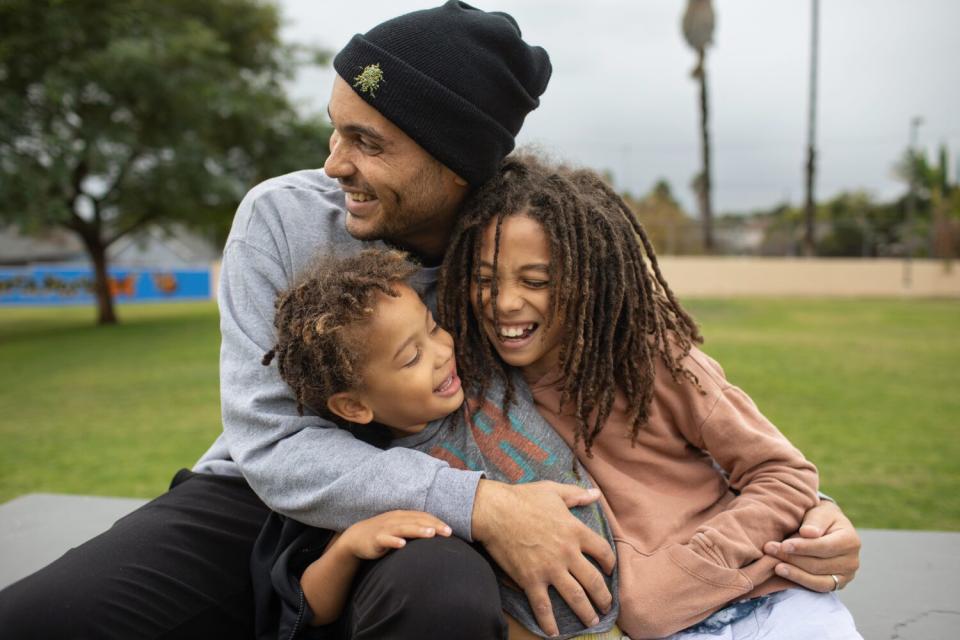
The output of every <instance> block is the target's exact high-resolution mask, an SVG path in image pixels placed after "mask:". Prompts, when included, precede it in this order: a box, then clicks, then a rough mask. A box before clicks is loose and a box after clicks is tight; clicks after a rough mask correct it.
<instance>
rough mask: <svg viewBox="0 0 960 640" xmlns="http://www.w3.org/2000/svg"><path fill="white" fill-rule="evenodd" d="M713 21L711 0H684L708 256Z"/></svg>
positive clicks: (698, 187) (698, 184) (697, 180)
mask: <svg viewBox="0 0 960 640" xmlns="http://www.w3.org/2000/svg"><path fill="white" fill-rule="evenodd" d="M714 23H715V19H714V13H713V6H712V5H711V4H710V0H687V10H686V12H685V13H684V14H683V37H684V38H686V40H687V44H689V45H690V46H691V47H692V48H693V50H694V51H696V52H697V66H696V67H694V69H693V73H692V74H691V75H692V76H693V77H694V78H695V79H697V80H699V81H700V142H701V150H702V155H703V170H702V171H701V172H700V174H699V175H698V176H697V177H696V178H694V181H693V188H694V191H696V193H697V200H698V202H699V204H700V217H701V219H702V220H703V247H704V249H705V250H706V251H707V252H708V253H712V252H713V249H714V243H713V209H712V204H711V202H710V131H709V127H708V123H709V109H708V105H707V71H706V69H705V68H704V58H705V57H706V48H707V45H709V44H711V43H712V42H713V27H714Z"/></svg>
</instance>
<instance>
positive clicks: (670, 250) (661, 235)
mask: <svg viewBox="0 0 960 640" xmlns="http://www.w3.org/2000/svg"><path fill="white" fill-rule="evenodd" d="M623 197H624V200H625V201H626V202H627V204H628V205H630V208H631V209H633V212H634V213H635V214H636V215H637V219H638V220H640V222H641V223H642V224H643V226H644V228H645V229H646V230H647V235H649V236H650V241H651V242H652V243H653V246H654V247H655V248H656V250H657V253H660V254H663V255H689V254H699V253H703V244H702V239H701V237H700V234H699V231H700V230H699V229H698V228H697V227H698V225H697V223H696V220H694V219H693V218H691V217H690V216H688V215H687V213H686V212H685V211H684V210H683V207H682V206H680V203H679V202H677V200H676V198H674V197H673V191H672V190H671V188H670V184H669V183H668V182H667V181H666V180H662V179H661V180H658V181H657V182H656V183H655V184H654V185H653V188H652V189H650V192H649V193H648V194H646V195H645V196H642V197H640V198H636V197H634V196H632V195H631V194H624V196H623Z"/></svg>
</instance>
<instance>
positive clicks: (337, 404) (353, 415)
mask: <svg viewBox="0 0 960 640" xmlns="http://www.w3.org/2000/svg"><path fill="white" fill-rule="evenodd" d="M327 409H330V412H331V413H333V414H334V415H337V416H340V417H341V418H343V419H344V420H346V421H347V422H353V423H355V424H370V423H371V422H373V409H371V408H370V407H369V406H367V404H366V403H365V402H364V401H362V400H360V399H359V398H357V397H356V396H355V395H353V394H352V393H350V392H349V391H341V392H340V393H335V394H333V395H332V396H330V397H329V398H327Z"/></svg>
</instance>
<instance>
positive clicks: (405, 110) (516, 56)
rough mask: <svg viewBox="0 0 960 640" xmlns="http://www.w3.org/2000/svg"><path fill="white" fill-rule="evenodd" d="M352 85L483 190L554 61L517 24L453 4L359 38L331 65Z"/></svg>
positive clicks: (410, 16)
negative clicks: (530, 41) (527, 39)
mask: <svg viewBox="0 0 960 640" xmlns="http://www.w3.org/2000/svg"><path fill="white" fill-rule="evenodd" d="M333 66H334V68H335V69H336V70H337V73H338V74H340V77H341V78H343V79H344V80H345V81H346V82H347V84H349V85H350V86H351V87H353V90H354V91H355V92H356V93H357V95H359V96H360V97H361V98H363V99H364V100H366V101H367V103H368V104H370V106H372V107H373V108H374V109H376V110H377V111H379V112H380V113H381V114H382V115H383V116H384V117H385V118H387V119H388V120H390V121H391V122H392V123H394V124H395V125H397V126H398V127H399V128H400V129H401V130H402V131H403V132H404V133H406V134H407V135H408V136H410V137H411V138H413V139H414V140H415V141H416V142H417V143H418V144H419V145H420V146H421V147H423V148H424V149H426V150H427V152H428V153H430V155H432V156H433V157H434V158H436V159H437V160H439V161H440V162H442V163H443V164H444V165H446V166H447V167H448V168H449V169H450V170H452V171H453V172H454V173H456V174H457V175H459V176H460V177H461V178H463V179H464V180H466V181H467V182H468V183H469V184H470V185H471V186H477V185H480V184H482V183H484V182H486V180H488V179H489V178H490V177H492V176H493V174H494V173H495V172H496V170H497V167H498V166H499V165H500V161H501V160H503V158H504V157H506V155H507V154H508V153H510V152H511V151H512V150H513V146H514V136H516V135H517V133H518V132H519V131H520V127H521V125H523V119H524V118H525V117H526V115H527V114H528V113H529V112H530V111H533V110H534V109H536V108H537V106H538V105H539V104H540V101H539V99H538V98H539V97H540V95H541V94H542V93H543V92H544V90H545V89H546V88H547V82H548V81H549V80H550V72H551V70H552V69H551V66H550V57H549V56H548V55H547V52H546V51H544V50H543V49H542V48H541V47H532V46H530V45H528V44H527V43H526V42H524V41H523V39H522V38H521V35H520V27H519V26H517V22H516V20H514V19H513V18H512V17H511V16H509V15H507V14H506V13H500V12H485V11H481V10H479V9H475V8H474V7H471V6H470V5H468V4H466V3H463V2H457V1H455V0H450V1H449V2H447V3H446V4H444V5H443V6H442V7H437V8H435V9H425V10H423V11H414V12H412V13H407V14H405V15H402V16H399V17H397V18H393V19H392V20H387V21H386V22H384V23H382V24H379V25H377V26H376V27H374V28H373V29H371V30H370V31H368V32H367V33H366V34H363V35H360V34H357V35H355V36H354V37H353V38H352V39H351V40H350V42H349V43H348V44H347V46H346V47H344V48H343V50H342V51H341V52H340V53H338V54H337V56H336V57H335V58H334V59H333Z"/></svg>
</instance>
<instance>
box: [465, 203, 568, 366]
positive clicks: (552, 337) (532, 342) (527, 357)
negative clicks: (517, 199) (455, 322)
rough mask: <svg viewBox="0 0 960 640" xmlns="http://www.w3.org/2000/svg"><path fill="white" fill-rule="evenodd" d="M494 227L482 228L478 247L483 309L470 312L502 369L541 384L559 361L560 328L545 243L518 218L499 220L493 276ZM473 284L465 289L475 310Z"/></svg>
mask: <svg viewBox="0 0 960 640" xmlns="http://www.w3.org/2000/svg"><path fill="white" fill-rule="evenodd" d="M496 228H497V223H496V221H495V220H494V221H493V222H491V223H490V225H489V226H488V227H487V228H486V230H485V231H484V234H483V239H482V242H481V246H480V285H479V286H480V288H481V290H482V294H483V298H482V302H483V304H482V307H481V308H480V309H474V312H475V313H476V314H477V316H478V317H479V318H480V324H481V326H482V327H483V330H484V332H485V333H486V334H487V339H489V340H490V342H491V343H492V344H493V347H494V349H496V351H497V353H498V354H499V355H500V357H501V358H502V359H503V361H504V362H506V363H507V364H509V365H511V366H514V367H518V368H520V369H521V370H522V372H523V374H524V377H526V378H527V379H528V380H535V379H538V378H540V377H541V376H542V375H543V374H544V373H546V372H547V371H549V370H550V369H552V368H554V367H555V366H556V365H557V364H558V361H559V358H560V344H561V340H562V338H563V322H562V319H560V318H554V319H553V322H552V323H549V324H550V326H549V327H548V326H547V324H548V321H549V320H550V314H551V305H550V289H551V282H550V277H551V272H552V270H551V268H550V242H549V240H548V239H547V235H546V233H544V231H543V227H541V226H540V223H539V222H536V221H535V220H533V219H531V218H529V217H527V216H526V215H524V214H522V213H518V214H514V215H512V216H509V217H507V218H505V219H504V220H503V224H502V225H501V227H500V254H499V255H498V256H497V269H498V272H497V273H496V274H494V273H493V252H494V246H495V236H496ZM493 278H497V314H498V319H499V321H500V326H499V328H498V327H496V326H494V322H493V305H492V303H491V297H492V296H491V295H490V283H491V281H492V279H493ZM477 286H478V285H477V283H476V282H473V284H472V285H471V287H470V299H471V300H472V301H473V304H474V305H476V299H477Z"/></svg>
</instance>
